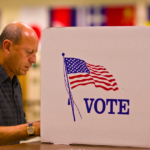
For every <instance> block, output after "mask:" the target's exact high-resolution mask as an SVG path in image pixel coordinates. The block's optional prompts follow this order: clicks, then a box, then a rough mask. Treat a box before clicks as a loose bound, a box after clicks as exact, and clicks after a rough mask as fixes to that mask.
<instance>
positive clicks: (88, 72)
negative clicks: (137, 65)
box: [65, 57, 118, 91]
mask: <svg viewBox="0 0 150 150" xmlns="http://www.w3.org/2000/svg"><path fill="white" fill-rule="evenodd" d="M65 63H66V68H67V74H68V78H69V81H70V86H71V89H74V88H75V87H77V86H85V85H88V84H94V86H95V87H96V88H102V89H104V90H106V91H109V90H113V91H116V90H118V86H117V83H116V80H115V78H114V77H113V75H112V74H110V73H109V72H108V71H107V69H106V68H105V67H104V66H101V65H92V64H89V63H86V62H85V61H84V60H81V59H78V58H67V57H65Z"/></svg>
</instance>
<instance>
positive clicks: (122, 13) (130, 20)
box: [102, 6, 135, 26]
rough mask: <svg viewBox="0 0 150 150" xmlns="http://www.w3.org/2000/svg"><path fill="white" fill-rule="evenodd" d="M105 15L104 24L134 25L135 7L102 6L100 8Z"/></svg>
mask: <svg viewBox="0 0 150 150" xmlns="http://www.w3.org/2000/svg"><path fill="white" fill-rule="evenodd" d="M102 13H103V15H105V17H106V22H105V24H104V25H106V26H134V25H135V7H134V6H122V7H121V6H116V7H104V8H103V10H102Z"/></svg>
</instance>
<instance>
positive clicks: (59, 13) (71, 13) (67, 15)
mask: <svg viewBox="0 0 150 150" xmlns="http://www.w3.org/2000/svg"><path fill="white" fill-rule="evenodd" d="M50 18H51V20H50V26H51V27H67V26H76V9H74V8H73V9H71V8H54V9H53V8H52V9H50Z"/></svg>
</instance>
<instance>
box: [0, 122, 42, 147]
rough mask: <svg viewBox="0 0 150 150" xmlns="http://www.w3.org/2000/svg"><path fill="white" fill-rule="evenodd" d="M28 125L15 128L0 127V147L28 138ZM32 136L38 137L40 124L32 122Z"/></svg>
mask: <svg viewBox="0 0 150 150" xmlns="http://www.w3.org/2000/svg"><path fill="white" fill-rule="evenodd" d="M27 127H28V124H22V125H17V126H8V127H5V126H0V145H7V144H12V143H15V142H18V141H20V140H24V139H27V138H29V135H28V133H27ZM33 127H34V129H35V132H34V135H35V136H40V122H33Z"/></svg>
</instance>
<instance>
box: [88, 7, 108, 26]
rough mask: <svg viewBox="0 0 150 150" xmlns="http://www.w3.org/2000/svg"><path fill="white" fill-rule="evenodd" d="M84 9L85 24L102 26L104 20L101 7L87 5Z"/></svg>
mask: <svg viewBox="0 0 150 150" xmlns="http://www.w3.org/2000/svg"><path fill="white" fill-rule="evenodd" d="M85 11H86V20H85V21H86V26H102V25H104V23H105V22H106V17H105V14H103V12H102V11H103V7H99V6H95V7H87V8H86V9H85Z"/></svg>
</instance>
